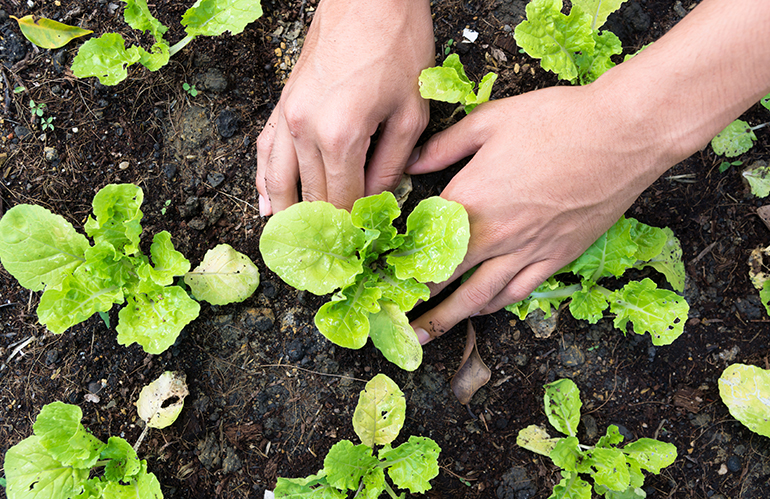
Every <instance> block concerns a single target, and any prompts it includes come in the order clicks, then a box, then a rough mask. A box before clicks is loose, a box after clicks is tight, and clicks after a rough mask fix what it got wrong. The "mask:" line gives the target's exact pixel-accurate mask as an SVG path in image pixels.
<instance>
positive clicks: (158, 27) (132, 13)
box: [123, 0, 168, 41]
mask: <svg viewBox="0 0 770 499" xmlns="http://www.w3.org/2000/svg"><path fill="white" fill-rule="evenodd" d="M123 1H124V2H125V3H126V8H125V9H124V10H123V18H124V19H125V20H126V23H128V25H129V26H131V27H132V28H134V29H138V30H141V31H149V32H150V34H151V35H152V37H153V38H155V40H156V41H160V40H162V39H163V35H164V34H165V33H166V31H168V28H167V27H165V26H164V25H163V23H161V22H160V21H158V20H157V19H155V16H153V15H152V13H151V12H150V9H149V8H148V7H147V0H123Z"/></svg>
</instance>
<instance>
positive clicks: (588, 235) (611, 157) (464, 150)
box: [407, 0, 770, 344]
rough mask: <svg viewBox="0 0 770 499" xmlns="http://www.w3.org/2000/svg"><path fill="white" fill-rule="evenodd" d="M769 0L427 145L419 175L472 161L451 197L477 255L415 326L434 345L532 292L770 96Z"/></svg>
mask: <svg viewBox="0 0 770 499" xmlns="http://www.w3.org/2000/svg"><path fill="white" fill-rule="evenodd" d="M768 26H770V2H766V1H762V0H731V1H730V2H725V1H723V0H703V2H701V4H699V5H698V6H697V7H696V8H695V9H693V10H692V11H691V12H690V13H689V14H688V15H687V16H686V17H685V18H684V19H683V20H682V21H680V22H679V24H677V25H676V26H675V27H674V28H673V29H672V30H671V31H670V32H669V33H667V34H666V35H665V36H663V37H662V38H661V39H660V40H658V41H656V42H655V43H654V44H653V45H652V46H650V47H649V48H647V49H645V50H644V51H642V52H641V53H640V54H638V55H637V56H635V57H634V58H632V59H631V60H629V61H627V62H625V63H623V64H620V65H618V66H616V67H615V68H613V69H611V70H610V71H608V72H607V73H605V74H604V75H603V76H601V77H600V78H599V79H598V80H597V81H596V82H594V83H592V84H590V85H587V86H584V87H553V88H547V89H543V90H538V91H535V92H530V93H527V94H523V95H520V96H516V97H511V98H507V99H501V100H497V101H492V102H489V103H487V104H483V105H481V106H478V107H477V108H476V109H475V110H474V111H473V112H472V113H471V114H470V115H468V116H467V117H466V118H464V119H463V120H461V121H460V122H458V123H457V124H456V125H454V126H452V127H450V128H448V129H447V130H445V131H443V132H441V133H438V134H436V135H434V136H433V137H431V138H430V139H429V140H428V141H427V142H426V143H425V144H424V145H423V146H422V147H420V148H419V149H418V150H416V151H415V154H414V155H413V158H417V159H416V161H415V160H413V161H412V162H411V164H410V165H409V167H408V168H407V172H408V173H411V174H421V173H428V172H433V171H437V170H441V169H443V168H445V167H447V166H449V165H451V164H453V163H456V162H457V161H459V160H461V159H462V158H465V157H467V156H471V155H472V156H473V158H472V159H471V160H470V162H469V163H468V164H467V165H466V166H465V167H463V169H462V170H461V171H460V172H459V173H458V174H457V175H456V176H455V177H454V178H453V179H452V181H451V182H450V183H449V184H448V185H447V187H446V188H445V189H444V191H443V192H442V193H441V195H442V197H445V198H447V199H451V200H454V201H458V202H460V203H462V204H463V206H465V208H466V210H467V211H468V214H469V217H470V222H471V239H470V243H469V248H468V253H467V255H466V257H465V260H464V261H463V263H462V264H461V265H460V266H459V267H458V269H457V271H456V272H455V274H454V275H453V276H452V277H451V278H450V279H449V280H447V281H446V282H443V283H440V284H436V285H432V286H431V293H432V294H434V295H435V294H436V293H437V292H439V291H440V290H442V289H443V288H444V287H445V286H447V285H448V284H449V283H451V282H452V281H454V280H455V279H456V278H457V277H459V276H460V275H462V274H463V273H464V272H465V271H467V270H468V269H470V268H472V267H473V266H475V265H479V264H480V266H479V267H478V269H477V270H476V271H475V272H474V274H473V275H472V276H471V277H470V278H469V279H468V280H467V281H466V282H465V283H463V284H461V285H460V286H459V287H458V288H457V289H456V290H455V291H454V292H453V293H452V294H451V295H449V296H448V297H447V298H445V299H444V300H443V301H442V302H441V303H439V304H438V305H437V306H436V307H434V308H433V309H432V310H430V311H428V312H426V313H425V314H423V315H422V316H421V317H419V318H418V319H416V320H415V321H413V322H412V327H413V328H414V330H415V332H416V333H417V336H418V338H419V339H420V342H421V343H423V344H424V343H427V342H428V341H430V340H431V339H433V338H435V337H437V336H440V335H441V334H443V333H444V332H446V331H448V330H449V329H450V328H452V327H453V326H454V325H455V324H457V323H458V322H459V321H461V320H463V319H465V318H466V317H469V316H472V315H475V314H486V313H491V312H494V311H496V310H499V309H500V308H502V307H503V306H505V305H507V304H510V303H515V302H517V301H520V300H522V299H524V298H526V297H527V296H528V295H529V294H530V293H531V292H532V291H533V290H534V289H535V288H536V287H537V286H538V285H539V284H540V283H541V282H543V281H545V280H546V279H547V278H548V277H550V276H551V275H552V274H553V273H555V272H556V271H558V270H559V269H560V268H562V267H563V266H564V265H566V264H568V263H569V262H571V261H572V260H574V259H575V258H576V257H578V256H579V255H580V254H581V253H582V252H583V251H585V250H586V249H587V248H588V246H590V245H591V244H592V243H593V242H594V241H595V240H596V239H597V238H598V237H599V236H600V235H601V234H602V233H604V232H605V231H606V230H607V229H608V228H609V227H610V226H611V225H612V224H613V223H614V222H615V221H617V220H618V218H620V216H621V215H622V214H623V213H624V212H625V211H626V210H627V209H628V208H629V207H630V206H631V204H632V203H633V202H634V200H635V199H636V198H637V197H638V196H639V194H641V193H642V191H644V190H645V189H646V188H647V187H648V186H649V185H651V184H652V183H653V182H654V181H655V180H656V179H657V178H658V177H659V176H660V175H661V174H663V173H664V172H665V171H666V170H667V169H668V168H670V167H671V166H673V165H674V164H676V163H678V162H679V161H681V160H683V159H685V158H686V157H688V156H690V155H691V154H693V153H695V152H696V151H698V150H700V149H702V148H703V147H705V146H706V145H707V144H708V143H709V141H710V140H711V139H712V138H713V137H714V136H715V135H716V134H717V133H719V132H720V131H721V130H722V129H724V128H725V127H726V126H727V125H728V124H729V123H730V122H731V121H732V120H734V119H735V118H737V117H738V116H739V115H740V114H741V113H743V112H744V111H745V110H746V109H748V108H749V107H750V106H751V105H753V104H754V103H756V102H757V101H758V100H759V99H760V98H761V97H762V96H764V95H766V94H767V93H768V92H770V37H768V36H767V27H768Z"/></svg>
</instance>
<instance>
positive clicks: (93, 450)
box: [33, 402, 107, 468]
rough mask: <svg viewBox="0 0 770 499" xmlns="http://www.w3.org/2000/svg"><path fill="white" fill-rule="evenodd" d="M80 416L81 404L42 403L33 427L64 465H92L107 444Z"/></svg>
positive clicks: (47, 447) (45, 445)
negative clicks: (83, 423) (88, 427)
mask: <svg viewBox="0 0 770 499" xmlns="http://www.w3.org/2000/svg"><path fill="white" fill-rule="evenodd" d="M81 419H83V411H81V410H80V407H78V406H76V405H70V404H65V403H63V402H53V403H51V404H48V405H45V406H43V408H42V409H41V410H40V413H39V414H38V415H37V419H36V420H35V424H34V425H33V428H34V431H35V435H36V436H37V437H39V439H40V445H42V446H43V447H44V448H45V449H46V450H47V451H48V453H49V454H50V455H51V457H52V458H53V459H55V460H57V461H59V462H60V463H62V464H63V465H65V466H72V467H74V468H90V467H92V466H93V465H94V464H96V462H97V461H98V460H99V455H100V453H101V452H102V451H103V450H104V448H105V447H107V446H106V444H104V443H103V442H101V441H100V440H99V439H97V438H96V437H94V436H93V435H91V434H90V433H89V432H88V430H86V429H85V427H84V426H83V425H82V424H81V423H80V420H81Z"/></svg>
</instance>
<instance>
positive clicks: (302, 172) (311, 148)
mask: <svg viewBox="0 0 770 499" xmlns="http://www.w3.org/2000/svg"><path fill="white" fill-rule="evenodd" d="M294 145H295V150H296V152H297V162H298V163H299V177H300V179H301V184H302V200H303V201H326V200H327V199H328V193H327V185H326V173H325V171H324V162H323V157H322V155H321V151H319V150H318V148H317V147H316V145H315V144H314V143H312V142H311V141H308V140H298V139H296V138H295V140H294Z"/></svg>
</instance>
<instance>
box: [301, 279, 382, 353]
mask: <svg viewBox="0 0 770 499" xmlns="http://www.w3.org/2000/svg"><path fill="white" fill-rule="evenodd" d="M380 296H382V290H380V289H379V288H377V287H376V286H374V285H373V284H371V279H370V275H367V274H361V275H359V276H358V278H357V279H356V282H355V283H353V284H351V285H350V286H347V287H346V288H344V289H343V290H342V291H340V292H339V293H337V294H336V295H335V296H334V297H333V298H332V301H330V302H327V303H325V304H324V305H322V306H321V308H320V309H319V310H318V312H316V315H315V325H316V327H317V328H318V330H319V331H320V332H321V334H323V335H324V336H326V337H327V338H328V339H329V340H331V341H332V342H333V343H335V344H337V345H339V346H341V347H344V348H352V349H354V350H356V349H359V348H361V347H363V346H364V345H365V344H366V338H367V337H368V336H369V327H370V324H369V314H372V313H375V312H378V311H379V310H380V305H379V302H378V300H379V299H380Z"/></svg>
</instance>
